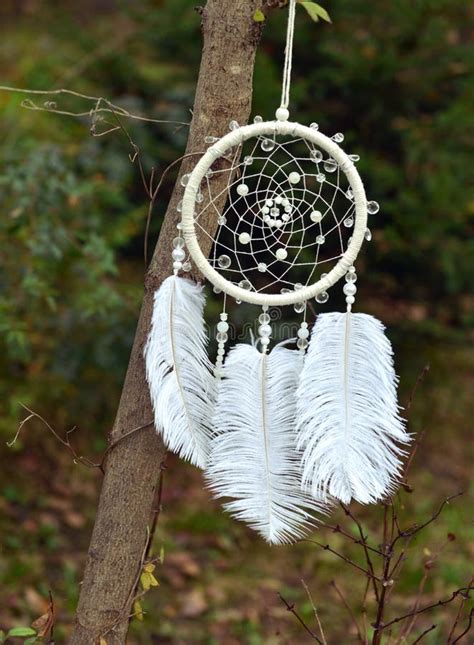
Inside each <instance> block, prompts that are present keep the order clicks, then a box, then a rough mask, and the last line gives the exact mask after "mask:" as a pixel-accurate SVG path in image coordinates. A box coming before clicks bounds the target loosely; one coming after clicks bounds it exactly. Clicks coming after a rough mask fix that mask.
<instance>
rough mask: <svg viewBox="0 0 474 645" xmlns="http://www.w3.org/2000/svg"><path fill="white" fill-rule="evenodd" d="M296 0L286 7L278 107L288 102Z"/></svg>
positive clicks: (284, 105) (282, 106) (284, 106)
mask: <svg viewBox="0 0 474 645" xmlns="http://www.w3.org/2000/svg"><path fill="white" fill-rule="evenodd" d="M295 16H296V0H290V5H289V8H288V27H287V32H286V47H285V66H284V68H283V84H282V92H281V105H280V108H285V109H288V106H289V104H290V86H291V68H292V63H293V39H294V35H295Z"/></svg>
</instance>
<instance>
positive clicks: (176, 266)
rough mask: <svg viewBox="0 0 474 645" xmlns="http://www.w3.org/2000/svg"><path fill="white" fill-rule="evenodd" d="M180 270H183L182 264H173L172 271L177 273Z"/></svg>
mask: <svg viewBox="0 0 474 645" xmlns="http://www.w3.org/2000/svg"><path fill="white" fill-rule="evenodd" d="M182 268H183V263H182V262H173V269H174V270H175V271H179V270H180V269H182Z"/></svg>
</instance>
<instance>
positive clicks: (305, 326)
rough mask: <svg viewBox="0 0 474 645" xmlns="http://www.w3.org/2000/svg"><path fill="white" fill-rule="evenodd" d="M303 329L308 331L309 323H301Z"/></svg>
mask: <svg viewBox="0 0 474 645" xmlns="http://www.w3.org/2000/svg"><path fill="white" fill-rule="evenodd" d="M301 327H302V328H303V329H308V323H307V322H306V321H303V322H302V323H301Z"/></svg>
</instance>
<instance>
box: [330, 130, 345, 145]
mask: <svg viewBox="0 0 474 645" xmlns="http://www.w3.org/2000/svg"><path fill="white" fill-rule="evenodd" d="M331 139H332V140H333V141H335V142H336V143H342V142H343V141H344V135H343V134H342V132H336V134H333V136H332V137H331Z"/></svg>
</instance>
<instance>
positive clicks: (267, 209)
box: [261, 206, 270, 215]
mask: <svg viewBox="0 0 474 645" xmlns="http://www.w3.org/2000/svg"><path fill="white" fill-rule="evenodd" d="M261 212H262V213H263V214H264V215H268V213H269V212H270V209H269V208H268V206H262V211H261Z"/></svg>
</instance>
